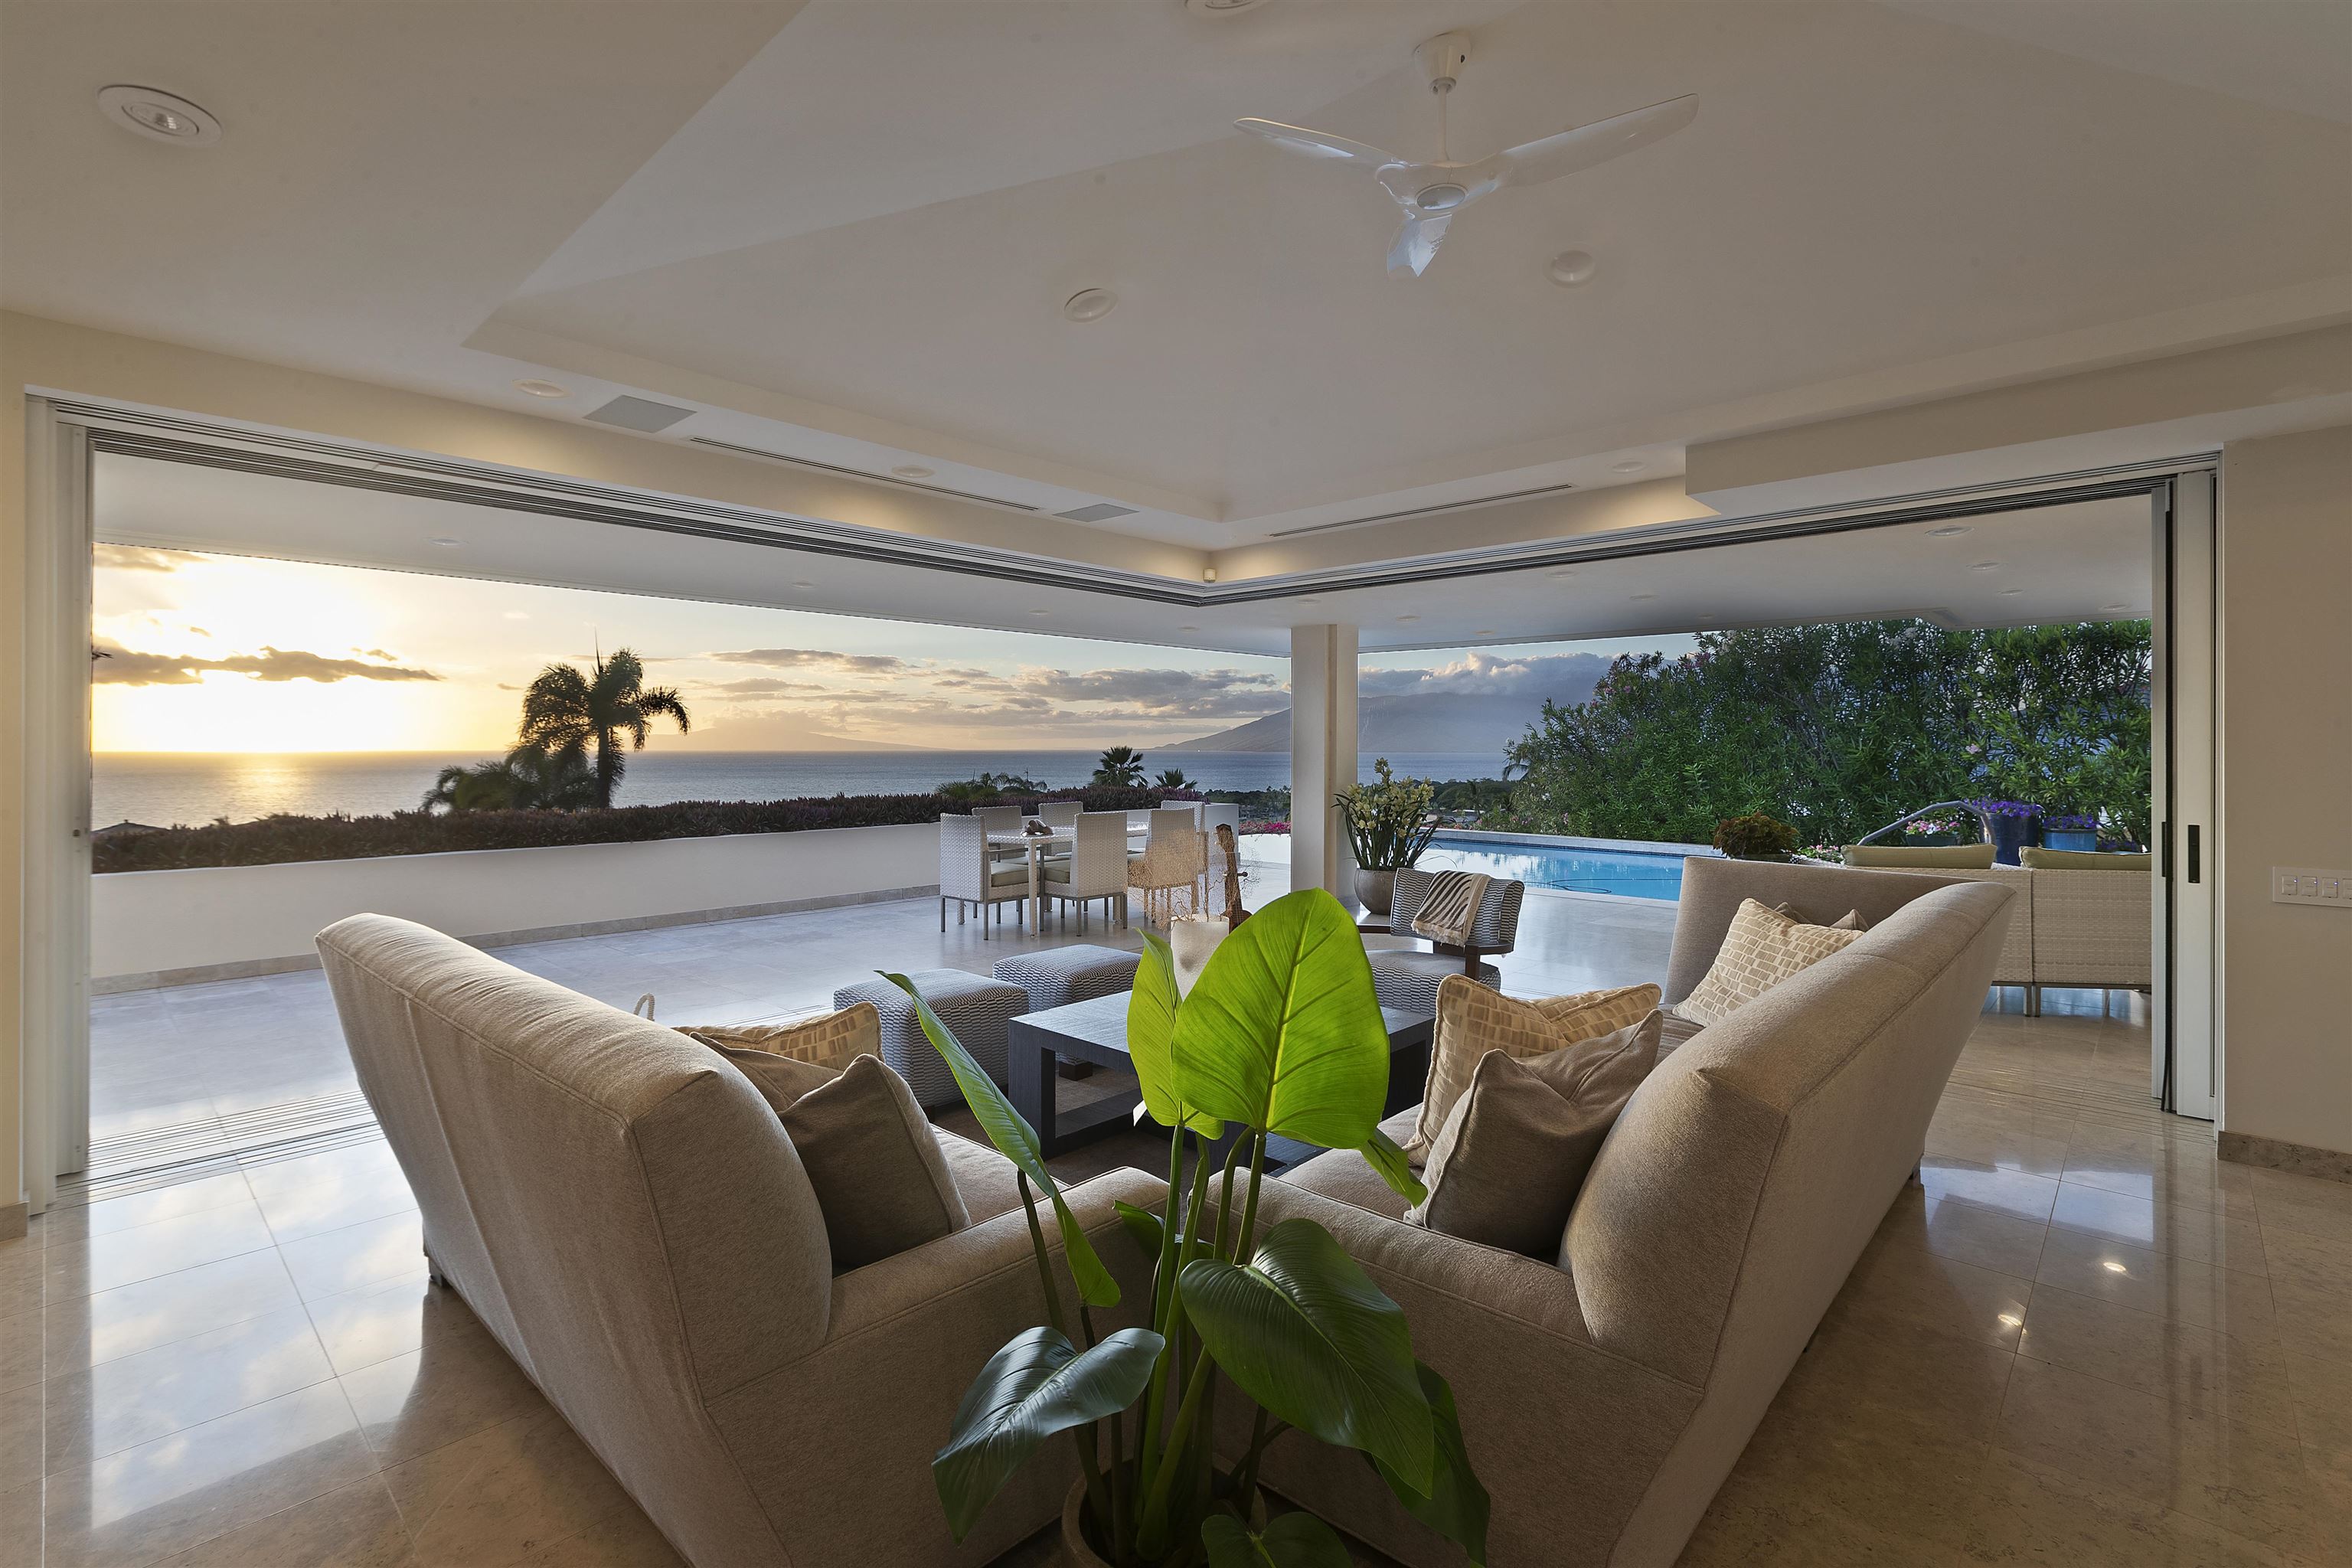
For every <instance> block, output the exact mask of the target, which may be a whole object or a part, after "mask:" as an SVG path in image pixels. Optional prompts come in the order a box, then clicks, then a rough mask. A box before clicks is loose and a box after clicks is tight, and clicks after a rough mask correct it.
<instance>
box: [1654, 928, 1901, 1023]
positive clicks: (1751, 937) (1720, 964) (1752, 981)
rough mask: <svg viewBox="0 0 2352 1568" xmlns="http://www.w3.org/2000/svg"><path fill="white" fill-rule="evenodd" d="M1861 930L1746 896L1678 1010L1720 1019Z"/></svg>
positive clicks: (1705, 1018) (1711, 1020)
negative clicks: (1805, 917) (1814, 921)
mask: <svg viewBox="0 0 2352 1568" xmlns="http://www.w3.org/2000/svg"><path fill="white" fill-rule="evenodd" d="M1862 934H1863V933H1862V932H1861V931H1857V930H1854V929H1852V928H1846V929H1840V928H1839V927H1836V926H1816V925H1807V924H1805V923H1804V922H1803V921H1800V920H1798V919H1796V918H1795V917H1794V916H1791V915H1784V914H1782V913H1781V912H1780V910H1775V909H1769V908H1767V907H1766V906H1764V905H1762V904H1759V903H1758V902H1757V901H1756V900H1753V899H1745V900H1741V901H1740V905H1739V909H1738V912H1737V913H1735V914H1734V915H1733V916H1732V917H1731V929H1730V930H1729V931H1726V932H1725V933H1724V937H1723V947H1722V949H1721V950H1720V951H1719V952H1717V953H1716V955H1715V963H1714V964H1713V965H1712V966H1711V967H1710V968H1709V969H1708V970H1707V972H1706V979H1704V980H1702V981H1700V982H1699V983H1698V984H1697V986H1696V988H1695V989H1694V990H1693V991H1692V992H1691V994H1689V995H1688V996H1685V997H1684V998H1683V1000H1682V1002H1681V1003H1680V1005H1678V1006H1677V1008H1676V1011H1677V1012H1678V1013H1680V1015H1681V1016H1683V1017H1685V1018H1687V1019H1690V1020H1691V1021H1693V1022H1695V1023H1697V1024H1699V1025H1702V1026H1704V1025H1707V1024H1716V1023H1720V1022H1722V1020H1723V1019H1724V1018H1726V1017H1727V1016H1729V1015H1730V1014H1731V1013H1732V1012H1733V1011H1734V1010H1735V1009H1737V1008H1738V1007H1741V1006H1743V1005H1746V1004H1748V1003H1750V1002H1753V1001H1755V1000H1756V998H1758V997H1759V996H1761V995H1763V994H1764V993H1766V992H1767V991H1769V990H1771V989H1772V987H1774V986H1775V985H1778V984H1780V982H1782V981H1783V980H1786V979H1788V978H1789V977H1790V975H1792V974H1796V973H1800V972H1801V971H1803V970H1805V969H1808V968H1810V967H1811V966H1812V965H1813V964H1816V963H1820V962H1821V961H1822V959H1824V958H1827V957H1828V956H1829V955H1830V954H1831V953H1833V952H1837V951H1838V950H1839V949H1841V948H1843V947H1845V946H1846V945H1848V944H1849V943H1851V942H1854V941H1856V940H1857V939H1859V938H1860V937H1861V936H1862Z"/></svg>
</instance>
